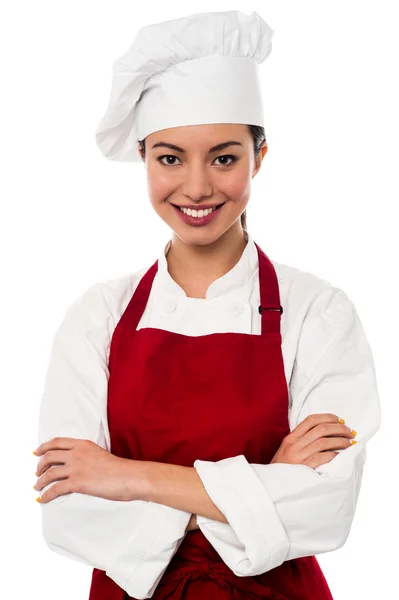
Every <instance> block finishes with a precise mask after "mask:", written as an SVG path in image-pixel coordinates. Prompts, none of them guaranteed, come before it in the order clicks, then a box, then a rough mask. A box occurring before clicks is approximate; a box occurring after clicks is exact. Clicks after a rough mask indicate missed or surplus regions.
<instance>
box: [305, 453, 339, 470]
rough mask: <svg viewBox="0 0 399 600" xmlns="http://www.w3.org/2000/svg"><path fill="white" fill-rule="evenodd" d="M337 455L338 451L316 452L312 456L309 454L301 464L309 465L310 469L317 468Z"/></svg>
mask: <svg viewBox="0 0 399 600" xmlns="http://www.w3.org/2000/svg"><path fill="white" fill-rule="evenodd" d="M336 456H338V452H316V454H313V456H310V457H309V458H308V459H307V460H305V462H303V463H302V464H305V465H307V466H308V467H311V468H312V469H317V467H320V465H325V464H327V463H329V462H331V461H332V460H333V458H335V457H336Z"/></svg>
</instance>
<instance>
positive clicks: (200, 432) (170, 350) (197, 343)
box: [89, 244, 333, 600]
mask: <svg viewBox="0 0 399 600" xmlns="http://www.w3.org/2000/svg"><path fill="white" fill-rule="evenodd" d="M255 245H256V248H257V251H258V260H259V288H260V300H261V303H260V307H259V312H260V314H261V318H262V331H261V334H260V335H256V334H252V333H251V334H247V333H232V332H228V333H211V334H207V335H202V336H188V335H182V334H178V333H175V332H170V331H165V330H162V329H156V328H153V327H146V328H141V329H138V330H137V325H138V324H139V322H140V319H141V316H142V314H143V312H144V310H145V307H146V304H147V300H148V297H149V294H150V291H151V286H152V282H153V280H154V277H155V274H156V272H157V269H158V260H157V261H155V263H154V264H153V265H152V266H151V267H150V268H149V269H148V271H147V272H146V273H145V274H144V276H143V277H142V278H141V280H140V282H139V284H138V286H137V288H136V290H135V292H134V294H133V296H132V298H131V300H130V302H129V304H128V306H127V308H126V310H125V312H124V313H123V315H122V317H121V319H120V321H119V322H118V324H117V326H116V328H115V330H114V333H113V336H112V340H111V346H110V356H109V384H108V408H107V411H108V425H109V432H110V440H111V449H112V453H113V454H115V455H116V456H120V457H123V458H129V459H133V460H145V461H156V462H163V463H171V464H177V465H182V466H187V467H192V466H193V464H194V462H195V460H197V459H200V460H207V461H219V460H222V459H225V458H228V457H231V456H237V455H240V454H243V455H244V456H245V458H246V459H247V461H248V462H249V463H258V464H265V465H266V464H269V463H270V461H271V459H272V458H273V456H274V454H275V453H276V451H277V450H278V448H279V446H280V444H281V442H282V440H283V438H284V437H286V436H287V435H288V434H289V433H290V427H289V422H288V409H289V404H288V402H289V395H288V389H287V383H286V378H285V373H284V362H283V355H282V349H281V341H282V337H281V333H280V319H281V312H282V308H281V306H280V293H279V288H278V280H277V276H276V273H275V269H274V266H273V264H272V262H271V261H270V260H269V258H268V257H267V256H266V255H265V254H264V252H263V251H262V250H261V249H260V248H259V246H258V245H257V244H255ZM128 598H131V596H129V595H128V594H127V593H126V592H125V591H124V590H123V589H122V588H121V587H120V586H118V584H117V583H116V582H115V581H114V580H112V579H111V578H109V577H108V576H107V575H106V573H105V571H102V570H100V569H97V568H94V569H93V575H92V582H91V588H90V596H89V600H127V599H128ZM152 598H153V599H154V600H164V599H168V600H179V599H183V598H184V599H187V600H203V599H204V598H206V599H207V600H212V599H215V600H222V599H223V600H240V599H253V600H260V599H264V598H269V599H271V600H333V599H332V595H331V593H330V590H329V588H328V585H327V582H326V579H325V577H324V575H323V573H322V570H321V568H320V566H319V564H318V562H317V560H316V557H315V556H306V557H301V558H297V559H293V560H289V561H285V562H283V563H282V564H281V565H279V566H278V567H276V568H274V569H272V570H270V571H267V572H266V573H262V574H261V575H255V576H248V577H239V576H237V575H235V574H234V573H233V571H231V569H230V568H229V567H227V565H226V564H225V563H224V562H223V561H222V560H221V558H220V556H219V554H218V553H217V552H216V550H215V549H214V548H213V546H212V545H211V544H210V542H209V541H208V540H207V539H206V538H205V536H204V535H203V533H202V531H201V530H200V529H198V530H194V531H190V532H187V533H186V535H185V537H184V539H183V541H182V542H181V544H180V546H179V548H178V549H177V551H176V553H175V555H174V556H173V558H172V560H171V562H170V563H169V565H168V567H167V569H166V571H165V572H164V574H163V576H162V578H161V580H160V581H159V583H158V586H157V588H156V589H155V591H154V594H153V596H152Z"/></svg>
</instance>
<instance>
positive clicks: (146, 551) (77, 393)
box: [38, 286, 191, 598]
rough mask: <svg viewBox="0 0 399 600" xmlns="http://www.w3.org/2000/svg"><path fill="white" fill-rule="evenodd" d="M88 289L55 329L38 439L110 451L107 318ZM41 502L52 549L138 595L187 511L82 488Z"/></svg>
mask: <svg viewBox="0 0 399 600" xmlns="http://www.w3.org/2000/svg"><path fill="white" fill-rule="evenodd" d="M90 291H91V293H90V294H85V295H84V297H83V298H82V299H79V300H78V301H76V302H74V304H73V305H72V306H71V307H70V308H69V309H68V310H67V312H66V314H65V317H64V319H63V320H62V323H61V325H60V326H59V328H58V330H57V331H56V333H55V336H54V339H53V342H52V348H51V354H50V361H49V365H48V369H47V374H46V378H45V385H44V393H43V396H42V399H41V404H40V411H39V427H38V434H39V435H38V443H39V444H41V443H43V442H44V441H47V440H49V439H51V438H53V437H57V436H64V437H73V438H80V439H89V440H92V441H93V442H95V443H96V444H98V445H99V446H101V447H102V448H104V449H106V450H108V451H110V440H109V431H108V424H107V386H108V376H109V373H108V366H107V351H108V347H109V334H110V332H109V329H112V327H111V325H112V323H111V321H112V319H109V318H108V317H107V315H105V316H104V314H102V313H101V311H100V310H99V307H98V306H96V302H97V301H98V296H97V295H96V288H95V286H93V288H91V289H90ZM89 299H90V302H89V301H88V300H89ZM106 322H107V324H106ZM110 323H111V325H110ZM50 468H57V466H56V465H54V466H52V467H50ZM54 483H55V482H52V483H51V484H49V485H48V486H46V487H45V488H43V490H42V493H43V492H44V491H45V490H47V489H49V487H51V485H53V484H54ZM40 506H41V516H42V532H43V536H44V540H45V542H46V544H47V546H48V547H49V548H50V549H51V550H53V551H55V552H57V553H59V554H62V555H64V556H66V557H68V558H71V559H74V560H77V561H79V562H82V563H85V564H87V565H90V566H91V567H96V568H99V569H102V570H104V571H106V573H107V575H108V576H109V577H110V578H112V579H113V580H114V581H115V582H116V583H117V584H118V585H119V586H120V587H121V588H123V589H124V590H125V591H127V592H128V594H129V595H130V596H133V597H136V598H150V597H151V596H152V595H153V593H154V591H155V588H156V586H157V584H158V583H159V580H160V579H161V577H162V575H163V573H164V571H165V570H166V568H167V566H168V564H169V562H170V560H171V558H172V556H173V555H174V553H175V552H176V550H177V548H178V546H179V545H180V543H181V542H182V541H183V538H184V535H185V529H186V526H187V524H188V522H189V520H190V516H191V515H190V513H187V512H183V511H179V510H175V509H173V508H170V507H168V506H164V505H161V504H156V503H152V502H146V501H139V500H134V501H128V502H123V501H114V500H108V499H104V498H100V497H95V496H91V495H87V494H80V493H69V494H64V495H61V496H58V497H56V498H54V499H53V500H51V501H50V502H48V503H44V504H42V505H40Z"/></svg>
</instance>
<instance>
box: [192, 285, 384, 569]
mask: <svg viewBox="0 0 399 600" xmlns="http://www.w3.org/2000/svg"><path fill="white" fill-rule="evenodd" d="M290 395H291V396H292V399H293V402H292V409H291V415H290V429H291V431H292V430H293V429H294V428H295V427H296V426H297V425H298V424H299V423H300V422H301V421H303V420H304V419H305V418H306V417H307V416H308V415H310V414H314V413H332V414H335V415H337V416H339V417H342V418H344V419H345V422H346V424H347V425H349V426H350V427H351V428H353V429H355V430H356V431H357V437H356V440H357V444H354V445H353V446H350V447H348V448H345V449H340V450H338V454H337V456H335V457H334V458H333V459H332V460H331V461H330V462H328V463H326V464H324V465H321V466H320V467H318V468H316V469H313V468H311V467H309V466H307V465H303V464H284V463H273V464H266V465H261V464H249V463H248V461H247V460H246V458H245V457H244V456H243V455H239V456H234V457H229V458H227V459H224V460H221V461H218V462H210V461H202V460H197V461H195V463H194V467H195V468H196V470H197V472H198V475H199V476H200V478H201V480H202V482H203V484H204V486H205V488H206V490H207V493H208V494H209V496H210V498H211V499H212V501H213V502H214V503H215V504H216V506H217V507H218V508H219V510H220V511H221V512H222V513H223V514H224V515H225V516H226V518H227V520H228V524H226V523H221V522H219V521H213V520H211V519H207V518H204V517H202V516H198V517H197V521H198V525H199V527H200V529H201V531H202V532H203V533H204V535H205V536H206V538H207V539H208V540H209V542H210V543H211V544H212V545H213V546H214V548H215V549H216V550H217V552H218V553H219V554H220V556H221V557H222V559H223V560H224V561H225V563H226V564H227V565H228V566H229V567H230V568H231V569H232V571H234V573H236V575H239V576H248V575H258V574H261V573H264V572H266V571H268V570H271V569H273V568H275V567H277V566H278V565H280V564H281V563H282V562H284V561H285V560H291V559H294V558H298V557H302V556H311V555H315V554H320V553H323V552H329V551H332V550H335V549H337V548H340V547H341V546H343V544H344V543H345V541H346V539H347V537H348V535H349V532H350V528H351V524H352V521H353V518H354V515H355V510H356V505H357V500H358V496H359V491H360V486H361V481H362V474H363V468H364V464H365V461H366V443H367V442H368V441H369V440H370V438H371V437H372V436H373V435H374V434H375V433H376V431H377V430H378V429H379V427H380V424H381V413H380V401H379V396H378V391H377V382H376V374H375V367H374V361H373V357H372V353H371V349H370V346H369V344H368V341H367V339H366V336H365V333H364V330H363V326H362V324H361V321H360V319H359V316H358V314H357V312H356V310H355V307H354V305H353V303H352V302H351V301H350V300H349V298H348V297H347V296H346V294H345V293H344V292H343V291H342V290H340V289H339V288H333V287H331V288H329V289H328V290H327V291H325V292H323V293H322V294H320V295H319V297H317V298H316V299H315V300H314V301H313V302H311V304H310V306H309V307H308V310H307V311H306V315H305V317H304V319H303V324H302V326H301V331H300V335H299V338H298V344H297V349H296V355H295V363H294V368H293V372H292V377H291V382H290Z"/></svg>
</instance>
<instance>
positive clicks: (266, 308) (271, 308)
mask: <svg viewBox="0 0 399 600" xmlns="http://www.w3.org/2000/svg"><path fill="white" fill-rule="evenodd" d="M258 310H259V313H260V314H262V310H279V311H280V315H282V314H283V307H282V306H281V304H280V308H274V307H271V306H270V307H269V306H261V305H259V308H258Z"/></svg>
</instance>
